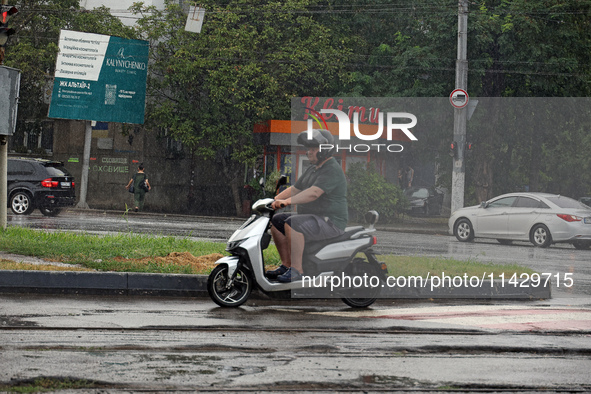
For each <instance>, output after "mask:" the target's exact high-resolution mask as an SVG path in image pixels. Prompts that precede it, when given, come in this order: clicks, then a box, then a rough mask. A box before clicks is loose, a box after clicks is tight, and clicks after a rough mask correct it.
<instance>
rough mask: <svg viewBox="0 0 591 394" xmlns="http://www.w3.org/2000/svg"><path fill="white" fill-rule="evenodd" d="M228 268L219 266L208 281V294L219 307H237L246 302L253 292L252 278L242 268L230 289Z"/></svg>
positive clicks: (237, 272) (237, 271)
mask: <svg viewBox="0 0 591 394" xmlns="http://www.w3.org/2000/svg"><path fill="white" fill-rule="evenodd" d="M227 285H228V266H227V265H218V266H217V267H215V268H214V270H213V271H211V274H209V278H208V279H207V292H208V293H209V296H210V297H211V299H212V300H213V302H215V303H216V304H218V305H219V306H223V307H237V306H240V305H242V304H244V303H245V302H246V300H247V299H248V296H249V295H250V292H251V291H252V278H251V276H250V275H249V274H248V272H247V271H245V270H244V269H242V268H239V269H237V270H236V277H235V278H234V280H233V281H232V285H231V286H230V287H229V288H228V286H227Z"/></svg>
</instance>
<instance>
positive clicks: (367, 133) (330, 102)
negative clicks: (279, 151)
mask: <svg viewBox="0 0 591 394" xmlns="http://www.w3.org/2000/svg"><path fill="white" fill-rule="evenodd" d="M353 100H355V98H352V99H348V100H347V101H351V102H352V101H353ZM357 100H359V99H357ZM300 102H301V104H303V114H304V120H307V128H306V131H307V133H308V139H312V131H313V130H314V128H315V127H316V128H320V129H325V130H329V131H331V129H332V130H334V129H335V127H334V126H333V127H329V124H328V123H327V120H331V118H332V117H333V116H334V118H335V119H336V121H337V123H338V126H336V128H337V130H338V141H337V142H335V143H334V144H321V145H320V150H321V151H323V150H327V151H330V150H331V149H334V150H335V152H342V151H346V152H356V153H364V152H369V151H370V150H374V151H377V152H390V153H399V152H402V151H403V150H404V146H403V145H402V144H400V143H393V141H399V140H401V138H400V137H401V136H403V138H402V139H405V140H410V141H417V140H418V139H417V137H416V136H415V135H414V134H413V133H412V132H411V130H410V129H412V128H413V127H414V126H416V124H417V117H416V116H415V115H413V114H411V113H409V112H383V111H382V110H380V107H379V106H378V105H375V104H374V105H371V106H359V105H349V106H347V107H345V105H344V103H345V99H342V98H341V99H338V101H337V103H338V105H337V106H336V108H332V107H333V106H334V103H335V100H334V99H333V98H329V99H326V100H325V101H324V105H323V108H321V109H319V110H316V109H314V107H315V106H316V105H317V104H318V103H319V102H320V99H319V98H318V97H315V98H312V97H302V98H301V101H300ZM376 104H379V103H376ZM332 123H334V122H331V124H332ZM376 124H377V125H376ZM315 125H316V126H315Z"/></svg>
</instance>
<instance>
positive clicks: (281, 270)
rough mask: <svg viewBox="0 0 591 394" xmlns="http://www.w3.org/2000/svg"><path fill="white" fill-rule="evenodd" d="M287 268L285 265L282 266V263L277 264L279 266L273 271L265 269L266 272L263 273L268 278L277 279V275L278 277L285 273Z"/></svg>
mask: <svg viewBox="0 0 591 394" xmlns="http://www.w3.org/2000/svg"><path fill="white" fill-rule="evenodd" d="M288 269H289V268H287V267H286V266H284V265H283V264H281V265H280V266H279V268H277V269H275V270H273V271H267V272H266V273H265V276H266V277H267V278H269V279H277V277H278V276H279V275H283V274H285V273H286V272H287V270H288Z"/></svg>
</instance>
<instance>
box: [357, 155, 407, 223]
mask: <svg viewBox="0 0 591 394" xmlns="http://www.w3.org/2000/svg"><path fill="white" fill-rule="evenodd" d="M347 177H348V178H349V186H348V195H347V199H348V203H349V210H350V211H351V214H352V215H353V217H352V218H351V219H356V220H357V221H362V220H363V215H364V214H365V213H366V212H367V211H369V210H375V211H378V213H379V214H380V221H382V222H391V221H393V220H394V219H395V218H396V217H397V215H398V214H399V213H400V212H402V210H403V209H404V208H405V206H406V204H407V200H406V198H405V197H404V194H403V193H402V189H400V188H399V187H398V186H396V185H394V184H392V183H390V182H388V181H387V180H386V179H384V177H382V176H381V175H380V174H378V173H377V171H375V170H374V169H373V168H371V166H366V165H365V164H364V163H355V164H353V165H351V167H350V168H349V171H347Z"/></svg>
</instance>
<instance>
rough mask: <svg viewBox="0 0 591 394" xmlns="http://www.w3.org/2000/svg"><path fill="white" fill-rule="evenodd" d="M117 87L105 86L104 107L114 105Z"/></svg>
mask: <svg viewBox="0 0 591 394" xmlns="http://www.w3.org/2000/svg"><path fill="white" fill-rule="evenodd" d="M116 99H117V85H108V84H107V85H105V105H115V100H116Z"/></svg>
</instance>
